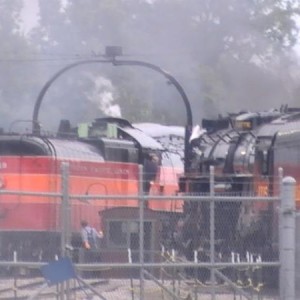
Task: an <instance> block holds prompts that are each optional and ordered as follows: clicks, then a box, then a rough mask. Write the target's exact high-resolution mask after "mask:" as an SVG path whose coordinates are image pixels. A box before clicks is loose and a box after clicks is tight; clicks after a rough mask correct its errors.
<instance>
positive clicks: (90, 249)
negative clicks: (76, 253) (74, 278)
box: [79, 220, 103, 275]
mask: <svg viewBox="0 0 300 300" xmlns="http://www.w3.org/2000/svg"><path fill="white" fill-rule="evenodd" d="M102 239H103V233H102V231H100V232H98V231H97V230H96V229H95V228H94V227H92V226H90V225H89V224H88V222H87V221H86V220H82V221H81V240H82V250H81V255H80V259H79V260H80V262H81V263H99V262H101V254H100V250H101V249H100V245H101V240H102ZM85 273H86V275H87V274H89V275H92V274H94V272H85Z"/></svg>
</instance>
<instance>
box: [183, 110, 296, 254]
mask: <svg viewBox="0 0 300 300" xmlns="http://www.w3.org/2000/svg"><path fill="white" fill-rule="evenodd" d="M190 147H191V156H192V157H191V158H190V162H191V166H190V169H189V171H188V172H186V173H185V174H184V175H183V176H182V177H181V178H180V183H179V186H180V192H181V193H183V194H186V195H201V194H209V193H210V192H212V189H213V193H214V194H215V195H222V196H232V197H234V196H246V195H247V196H249V195H250V196H273V195H274V196H276V195H278V193H279V184H278V181H279V173H278V172H279V171H278V170H279V168H282V169H283V172H284V175H289V176H293V177H294V178H295V179H296V181H297V182H300V109H298V108H288V107H282V108H281V109H279V110H272V111H265V112H259V113H249V112H241V113H238V114H232V115H229V116H228V117H226V118H221V117H220V118H218V119H216V120H203V122H202V128H200V127H198V128H195V130H194V132H193V134H192V136H191V139H190ZM211 166H213V167H214V174H213V175H212V174H211V173H210V169H211ZM211 176H213V177H214V181H213V183H214V185H213V187H212V185H211V184H210V179H211ZM299 192H300V185H299V184H298V185H297V195H296V199H297V200H298V201H299V200H300V199H299V198H300V197H299ZM298 201H297V202H296V205H297V206H299V203H300V202H298ZM277 205H278V204H277V203H268V202H259V201H250V202H249V201H247V202H246V201H245V202H244V201H243V202H242V201H240V202H239V201H227V202H221V201H220V202H218V201H216V203H215V220H214V226H215V243H216V251H219V252H220V253H222V254H229V255H230V252H231V251H237V252H239V253H241V255H243V254H245V253H246V251H251V252H253V253H259V254H260V255H262V256H263V257H264V259H270V258H271V257H270V256H271V255H274V253H277V252H278V251H277V249H276V248H277V247H278V246H277V240H278V232H277V228H278V226H277V225H276V224H278V220H277V212H278V210H276V206H277ZM209 209H210V207H209V203H208V202H196V201H194V202H193V201H191V202H186V203H185V207H184V224H183V237H184V238H183V240H184V242H183V244H185V245H189V249H185V250H186V253H187V255H188V256H191V253H192V252H193V251H194V250H197V249H199V248H202V247H203V244H205V242H206V241H207V244H209V243H208V241H209V237H210V213H209V212H210V211H209ZM195 228H196V229H197V230H195ZM204 247H205V245H204Z"/></svg>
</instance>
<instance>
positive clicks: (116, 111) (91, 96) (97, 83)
mask: <svg viewBox="0 0 300 300" xmlns="http://www.w3.org/2000/svg"><path fill="white" fill-rule="evenodd" d="M88 76H89V77H91V76H90V75H88ZM92 80H93V83H94V88H93V90H92V92H90V93H86V96H87V99H88V100H89V101H91V102H92V103H94V104H96V106H97V107H98V108H99V110H101V111H102V112H103V113H104V114H105V115H107V116H111V117H121V108H120V106H119V105H118V104H114V93H115V89H114V87H113V85H112V83H111V81H110V80H109V79H107V78H104V77H101V76H99V77H96V78H95V77H93V78H92Z"/></svg>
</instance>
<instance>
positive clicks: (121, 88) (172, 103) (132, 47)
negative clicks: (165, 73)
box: [32, 0, 299, 124]
mask: <svg viewBox="0 0 300 300" xmlns="http://www.w3.org/2000/svg"><path fill="white" fill-rule="evenodd" d="M59 3H60V2H59V1H40V7H41V24H40V27H39V29H37V30H36V31H35V34H34V35H33V36H32V38H33V41H34V44H36V45H38V46H39V49H40V51H41V53H43V52H45V53H46V52H48V53H51V54H52V55H53V54H56V55H58V57H60V58H61V60H62V59H63V58H64V59H65V61H60V65H59V64H57V65H56V67H57V69H58V68H59V66H62V65H66V64H67V63H68V62H70V61H68V60H67V59H80V58H87V57H96V56H97V55H98V54H99V53H103V51H104V47H105V46H106V45H121V46H123V48H124V51H125V53H128V54H132V55H133V59H140V60H145V61H148V62H150V63H153V64H155V65H158V66H161V67H162V68H164V69H166V70H169V71H170V72H171V74H172V75H174V77H175V78H177V79H178V81H179V82H180V83H181V84H182V86H183V87H184V88H185V90H186V92H187V94H188V96H189V98H190V100H191V102H192V107H193V113H194V116H195V119H196V120H197V121H200V118H201V117H203V116H207V115H211V116H213V115H217V114H219V113H226V112H227V111H237V110H240V109H252V110H260V109H268V108H270V106H272V107H273V106H277V107H279V105H281V104H283V103H284V102H287V103H292V102H293V101H294V99H293V97H294V96H293V95H294V93H293V91H292V90H291V88H293V85H288V84H286V82H287V80H291V79H292V77H291V75H290V73H289V67H288V66H290V65H291V64H292V63H293V61H292V59H293V57H292V55H291V49H292V47H293V45H294V44H295V42H296V36H297V25H296V22H295V19H294V17H295V15H296V14H297V13H298V11H297V8H298V6H299V1H298V0H294V1H292V0H291V1H282V0H252V1H249V0H224V1H216V0H201V1H200V0H156V1H152V2H151V1H142V0H139V1H137V0H103V1H96V0H73V1H69V2H68V3H69V4H68V5H67V6H66V7H65V8H64V10H62V9H61V6H60V4H59ZM63 54H64V55H66V56H63ZM75 54H76V55H77V56H75ZM130 58H131V57H130ZM283 65H284V66H285V68H284V69H282V66H283ZM121 69H122V70H120V68H119V67H117V70H116V68H112V67H111V66H107V67H106V66H95V67H91V66H89V67H88V68H83V69H80V70H79V69H78V70H76V71H72V72H70V73H69V74H68V75H67V76H66V77H64V78H63V79H62V82H63V83H59V82H58V83H57V84H55V86H53V91H52V92H51V93H52V94H51V98H53V99H57V100H56V103H57V104H59V105H61V106H60V107H62V109H61V110H63V111H65V108H67V107H70V105H69V104H68V103H67V101H66V100H65V103H61V101H60V99H62V98H63V99H67V98H70V99H72V103H73V102H74V103H76V106H72V109H73V110H74V115H75V114H76V116H77V119H80V118H81V119H82V118H85V117H87V115H89V116H90V112H91V111H92V112H95V111H97V110H95V109H86V108H85V105H86V103H88V102H85V100H83V99H86V95H87V92H88V91H89V90H93V89H96V84H95V83H96V81H97V78H99V76H100V77H101V76H102V77H103V78H106V79H108V78H109V79H110V80H111V82H112V84H113V87H114V95H115V99H114V101H117V102H118V104H119V105H120V107H121V111H122V114H123V116H124V117H125V118H129V119H133V120H134V121H138V120H137V117H142V118H143V119H146V120H148V121H150V120H152V121H156V122H162V121H164V122H178V123H179V124H183V122H184V119H185V113H184V111H183V110H184V109H183V104H182V102H181V100H180V99H177V98H176V97H178V95H176V93H174V92H173V91H171V89H170V88H169V87H167V85H165V80H164V79H163V78H161V77H160V76H156V75H155V74H150V73H151V72H150V73H149V72H147V71H146V70H140V69H137V68H130V67H128V68H127V67H126V68H125V67H122V68H121ZM83 70H84V72H85V73H82V72H83ZM279 70H280V72H279ZM47 71H48V70H44V74H50V73H49V72H48V73H47ZM60 84H61V85H60ZM51 103H55V101H53V100H51ZM170 107H171V108H172V111H171V112H170ZM75 108H76V109H75ZM98 112H99V110H98ZM80 113H81V116H80V117H79V114H80ZM99 113H100V112H99ZM141 121H143V120H141Z"/></svg>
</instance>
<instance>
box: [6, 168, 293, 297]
mask: <svg viewBox="0 0 300 300" xmlns="http://www.w3.org/2000/svg"><path fill="white" fill-rule="evenodd" d="M139 174H140V178H138V180H137V181H134V180H133V181H132V182H131V183H129V184H128V182H124V183H121V184H123V186H122V187H120V191H122V192H120V193H119V194H114V195H111V194H109V193H108V191H109V186H108V185H109V184H112V183H105V182H103V181H101V182H97V181H93V182H91V183H90V184H89V185H88V188H87V189H86V190H84V191H83V190H82V191H81V192H80V193H78V190H76V183H75V184H74V181H73V180H72V183H71V184H70V176H71V175H72V174H71V172H70V170H69V168H68V165H66V164H63V166H62V173H61V186H58V187H57V190H56V191H55V192H54V193H41V192H38V193H34V192H30V191H23V192H14V191H7V190H2V191H1V193H0V196H1V200H2V199H4V198H5V196H11V195H16V194H17V195H18V197H25V198H26V197H37V199H45V202H44V203H43V202H42V201H40V202H41V203H39V205H48V206H49V214H50V213H52V215H53V216H55V220H51V224H49V228H50V227H51V228H52V230H50V231H47V232H30V233H28V232H25V231H24V232H23V234H21V235H20V233H18V234H14V233H13V232H7V231H6V232H5V231H2V232H1V236H0V241H1V249H5V251H6V252H5V251H3V250H2V253H1V258H2V260H1V262H0V269H1V277H2V280H1V285H2V286H1V287H0V299H24V298H26V297H30V295H31V294H32V292H33V291H36V290H37V289H38V288H39V287H40V286H41V285H42V284H43V282H44V279H43V277H42V276H41V275H42V274H41V272H40V269H41V267H42V266H43V265H45V264H47V263H48V262H49V261H55V260H57V259H59V258H60V257H65V256H67V257H70V259H71V260H72V262H73V264H74V266H75V269H76V271H77V273H78V274H79V275H80V277H81V278H83V280H84V281H86V282H88V283H89V284H90V286H92V287H93V289H94V292H93V291H92V292H91V291H89V292H88V291H86V290H84V288H83V287H82V286H80V284H79V283H78V282H76V281H72V280H70V281H68V282H67V283H66V282H64V283H61V284H58V285H56V286H54V287H49V288H48V289H46V291H43V293H41V294H40V297H41V299H99V298H101V299H116V298H117V299H132V300H134V299H142V300H143V299H224V300H225V299H296V298H295V297H294V296H295V294H293V293H295V280H294V277H295V267H293V263H294V266H295V251H296V244H295V238H294V234H295V226H294V227H293V224H295V213H294V212H295V209H294V207H295V182H294V181H293V180H291V179H289V178H288V179H287V180H282V176H279V178H277V180H276V181H275V182H278V184H277V185H276V186H274V190H276V193H273V194H276V195H278V196H276V197H275V196H271V195H270V194H269V193H268V191H267V190H266V189H265V188H264V185H263V184H262V182H263V181H260V184H259V189H258V190H259V191H260V192H259V193H256V194H253V192H250V191H249V192H243V193H239V194H233V193H230V192H226V190H225V189H224V187H222V188H220V184H219V182H217V181H216V180H215V176H214V174H213V169H212V172H211V176H210V182H209V190H208V191H207V192H205V193H201V194H200V193H199V194H195V193H193V194H177V195H175V194H173V195H169V196H162V195H161V193H160V191H161V190H160V188H159V187H153V189H152V190H150V191H152V192H150V193H149V194H147V195H146V194H144V193H143V184H144V182H143V176H142V175H141V174H143V172H142V169H141V167H140V169H139ZM125 185H126V186H127V188H128V193H127V194H126V195H124V194H123V191H124V186H125ZM115 191H116V189H115ZM45 203H46V204H45ZM53 212H56V213H55V214H53ZM36 218H37V221H38V218H39V216H36ZM81 220H87V221H88V222H89V223H90V225H91V226H93V227H95V228H96V229H97V230H99V231H102V232H103V234H104V236H103V238H101V239H100V240H99V249H98V250H86V249H84V248H83V247H82V242H81V236H80V230H81V228H80V221H81ZM293 222H294V223H293ZM280 224H281V226H279V225H280ZM50 225H51V226H50ZM279 228H280V230H279ZM4 245H5V246H4ZM297 253H298V252H297ZM280 266H281V268H279V267H280ZM279 278H280V281H279ZM292 282H294V285H293V283H292ZM287 286H288V288H287ZM293 291H294V292H293ZM97 295H98V296H97ZM99 295H100V296H99ZM93 297H94V298H93ZM236 297H239V298H236ZM292 297H294V298H292Z"/></svg>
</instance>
